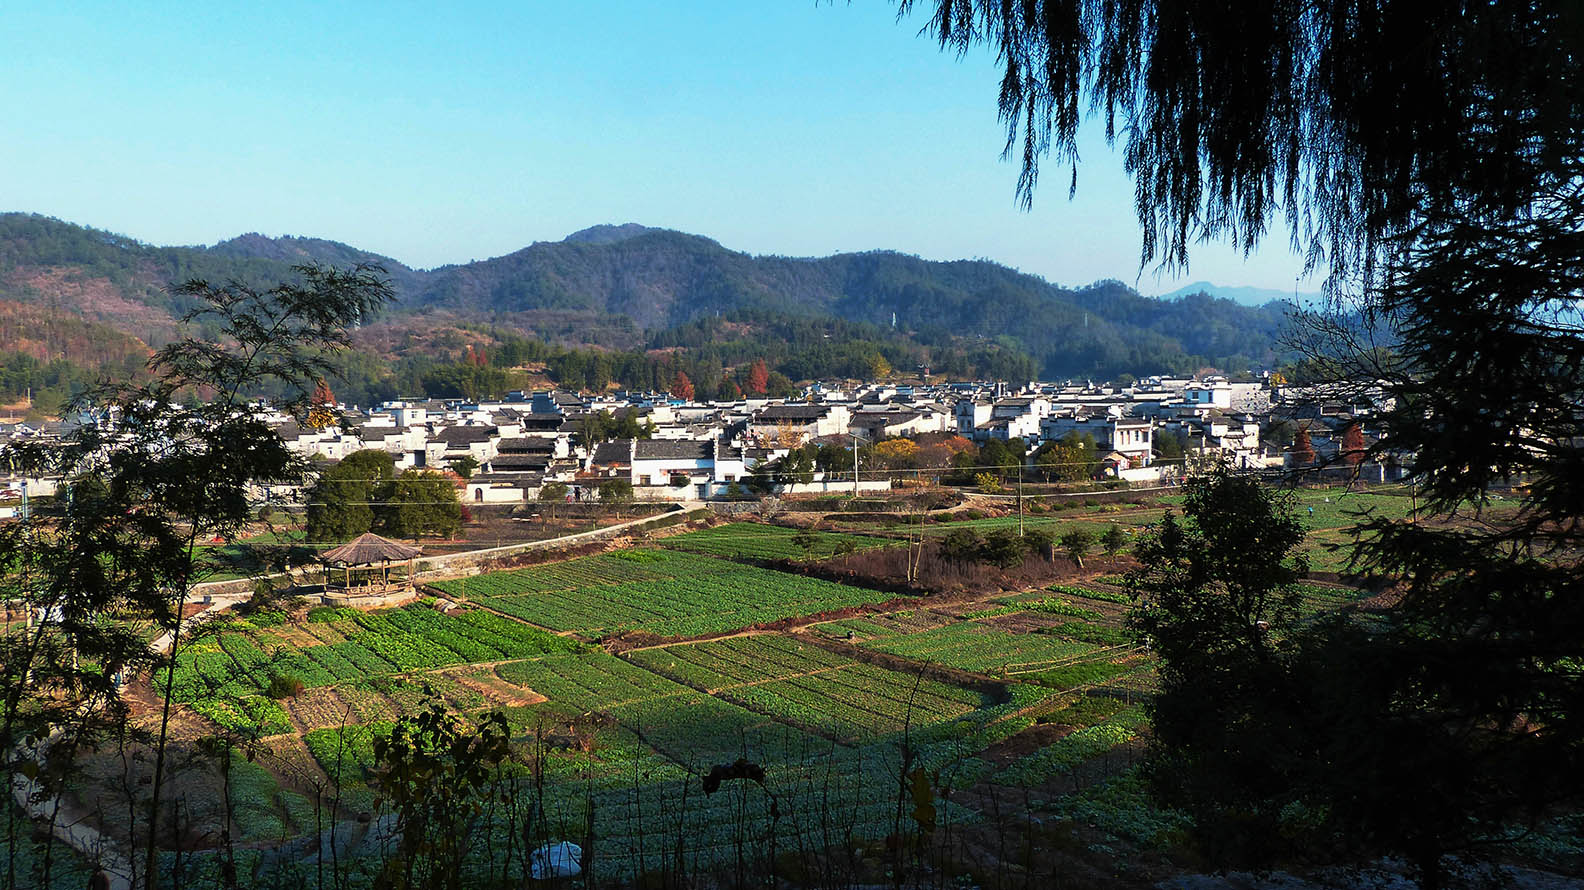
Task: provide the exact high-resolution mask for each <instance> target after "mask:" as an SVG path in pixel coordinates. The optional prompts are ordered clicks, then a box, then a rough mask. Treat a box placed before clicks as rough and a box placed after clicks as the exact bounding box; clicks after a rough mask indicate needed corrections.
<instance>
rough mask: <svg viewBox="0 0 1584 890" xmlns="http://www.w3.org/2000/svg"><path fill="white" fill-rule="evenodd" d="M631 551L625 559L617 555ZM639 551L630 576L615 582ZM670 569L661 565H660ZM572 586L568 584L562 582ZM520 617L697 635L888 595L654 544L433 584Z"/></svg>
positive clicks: (582, 630)
mask: <svg viewBox="0 0 1584 890" xmlns="http://www.w3.org/2000/svg"><path fill="white" fill-rule="evenodd" d="M623 555H626V556H627V557H628V559H627V560H617V559H616V557H618V556H623ZM634 558H636V559H637V560H638V561H636V562H635V563H634V564H635V565H636V566H637V568H636V569H634V570H633V571H631V572H629V574H630V575H633V576H634V578H633V580H627V581H623V582H621V583H608V582H609V581H610V580H611V579H612V578H613V577H614V576H615V575H617V574H621V573H622V572H627V569H626V568H621V569H613V566H616V565H618V564H625V563H627V562H629V561H632V560H633V559H634ZM662 573H664V574H662ZM569 584H570V585H573V586H565V585H569ZM436 586H437V587H440V588H441V589H443V590H445V591H446V592H448V593H452V594H453V595H457V596H463V595H465V596H467V597H468V598H470V599H472V600H474V601H476V602H479V603H482V604H484V605H486V606H488V607H489V608H491V609H495V610H497V611H499V612H502V613H504V614H506V615H510V616H512V617H514V618H520V619H522V620H523V621H527V622H530V623H532V624H537V625H541V626H543V627H549V628H554V629H556V630H570V631H575V632H577V633H579V634H582V635H585V636H593V637H597V636H609V635H611V634H615V633H620V632H623V631H628V630H643V631H648V632H649V633H654V634H659V635H661V636H694V635H698V634H706V633H714V632H718V631H727V630H736V629H738V628H742V627H748V626H751V625H754V624H759V623H762V622H771V621H777V620H779V619H782V618H789V617H794V616H799V615H808V614H813V613H816V612H823V611H827V610H832V609H841V608H846V607H849V606H861V605H869V604H873V603H880V602H884V601H885V600H887V599H890V598H891V597H890V595H888V594H884V593H880V592H878V591H874V590H868V589H865V588H861V587H850V586H847V585H844V584H836V583H832V582H830V581H822V580H819V579H815V578H806V577H803V576H801V575H792V574H787V573H785V572H776V571H772V570H769V569H761V568H756V567H753V566H746V565H742V564H740V563H733V562H727V561H725V560H720V559H712V558H709V557H704V556H695V555H692V554H687V553H674V552H667V551H657V550H633V551H624V554H615V553H612V554H605V555H603V556H596V557H588V558H585V559H575V560H571V561H570V562H566V563H561V564H557V565H554V566H545V567H536V568H533V569H522V570H518V571H514V572H501V573H497V574H494V575H485V576H482V577H479V578H469V579H466V580H465V581H462V580H458V581H447V582H444V583H442V584H439V585H436Z"/></svg>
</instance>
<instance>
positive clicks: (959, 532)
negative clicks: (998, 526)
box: [940, 528, 985, 565]
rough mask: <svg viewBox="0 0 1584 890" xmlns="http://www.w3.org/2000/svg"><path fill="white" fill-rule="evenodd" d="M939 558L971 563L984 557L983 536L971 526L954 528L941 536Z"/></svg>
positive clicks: (965, 563)
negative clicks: (944, 535)
mask: <svg viewBox="0 0 1584 890" xmlns="http://www.w3.org/2000/svg"><path fill="white" fill-rule="evenodd" d="M940 553H941V558H942V559H946V560H949V561H951V562H955V563H959V564H964V565H971V564H974V563H978V562H980V561H981V560H983V559H984V557H985V542H984V538H981V537H980V536H979V533H978V532H976V531H974V530H973V529H971V528H954V529H952V530H951V531H950V532H948V533H947V534H946V537H944V538H941V544H940Z"/></svg>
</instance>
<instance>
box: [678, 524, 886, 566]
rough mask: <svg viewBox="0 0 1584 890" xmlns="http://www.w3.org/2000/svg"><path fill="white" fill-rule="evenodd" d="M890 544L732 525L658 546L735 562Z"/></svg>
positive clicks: (810, 555)
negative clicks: (719, 557) (736, 560)
mask: <svg viewBox="0 0 1584 890" xmlns="http://www.w3.org/2000/svg"><path fill="white" fill-rule="evenodd" d="M893 543H895V542H893V541H889V540H887V539H885V538H876V537H872V536H870V535H850V534H842V533H838V532H825V531H809V532H799V531H798V530H797V529H790V528H783V527H782V526H779V525H766V524H764V523H759V522H733V523H728V524H726V525H720V526H715V527H714V528H703V529H699V530H698V531H692V532H687V533H685V534H681V535H677V536H676V537H672V538H667V539H665V541H663V542H662V543H661V546H663V547H665V548H667V549H671V550H686V551H688V552H690V553H705V554H709V555H711V556H724V557H728V558H736V559H824V558H826V557H829V556H833V555H835V554H837V553H844V552H852V551H857V550H869V549H872V548H875V547H885V546H888V545H891V544H893Z"/></svg>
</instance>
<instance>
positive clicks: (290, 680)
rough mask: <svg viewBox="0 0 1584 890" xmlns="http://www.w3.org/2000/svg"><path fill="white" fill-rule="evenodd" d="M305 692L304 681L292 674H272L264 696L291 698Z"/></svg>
mask: <svg viewBox="0 0 1584 890" xmlns="http://www.w3.org/2000/svg"><path fill="white" fill-rule="evenodd" d="M302 691H303V681H302V680H299V679H298V678H296V677H294V676H292V675H291V674H272V675H271V676H270V681H269V685H268V686H267V687H265V689H264V694H265V695H268V696H269V697H270V698H274V699H281V698H291V697H292V696H294V695H297V694H298V693H300V692H302Z"/></svg>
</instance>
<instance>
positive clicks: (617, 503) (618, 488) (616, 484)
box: [599, 479, 633, 513]
mask: <svg viewBox="0 0 1584 890" xmlns="http://www.w3.org/2000/svg"><path fill="white" fill-rule="evenodd" d="M599 499H600V503H602V504H610V505H611V506H613V507H615V508H616V510H617V512H618V513H619V512H621V508H622V507H623V506H625V505H627V504H630V503H632V499H633V484H632V482H630V481H628V480H626V479H606V480H605V481H604V482H601V483H600V484H599Z"/></svg>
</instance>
